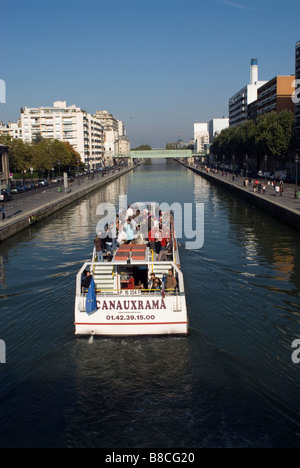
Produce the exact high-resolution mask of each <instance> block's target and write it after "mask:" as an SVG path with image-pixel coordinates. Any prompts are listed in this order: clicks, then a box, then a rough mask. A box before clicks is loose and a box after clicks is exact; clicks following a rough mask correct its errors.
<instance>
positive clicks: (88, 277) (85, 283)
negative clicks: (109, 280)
mask: <svg viewBox="0 0 300 468" xmlns="http://www.w3.org/2000/svg"><path fill="white" fill-rule="evenodd" d="M91 281H92V274H91V272H90V271H89V270H86V271H85V272H84V274H83V277H82V280H81V286H82V287H83V288H84V289H88V288H89V287H90V284H91Z"/></svg>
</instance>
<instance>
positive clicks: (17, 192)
mask: <svg viewBox="0 0 300 468" xmlns="http://www.w3.org/2000/svg"><path fill="white" fill-rule="evenodd" d="M11 193H14V194H16V195H18V194H19V193H24V190H23V189H22V187H21V186H20V185H17V186H16V187H13V188H12V189H11Z"/></svg>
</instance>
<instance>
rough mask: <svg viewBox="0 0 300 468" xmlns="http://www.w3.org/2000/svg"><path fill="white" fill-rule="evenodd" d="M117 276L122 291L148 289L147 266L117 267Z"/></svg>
mask: <svg viewBox="0 0 300 468" xmlns="http://www.w3.org/2000/svg"><path fill="white" fill-rule="evenodd" d="M118 274H119V276H120V283H121V289H122V290H128V289H141V290H143V289H148V268H147V266H143V265H141V266H140V265H139V266H131V265H130V266H129V265H126V266H125V265H124V266H119V267H118Z"/></svg>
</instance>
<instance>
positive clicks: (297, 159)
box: [295, 154, 299, 198]
mask: <svg viewBox="0 0 300 468" xmlns="http://www.w3.org/2000/svg"><path fill="white" fill-rule="evenodd" d="M298 162H299V156H298V154H296V157H295V163H296V185H295V198H297V192H298Z"/></svg>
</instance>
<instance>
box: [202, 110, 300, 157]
mask: <svg viewBox="0 0 300 468" xmlns="http://www.w3.org/2000/svg"><path fill="white" fill-rule="evenodd" d="M295 141H296V139H295V122H294V115H293V114H292V112H290V111H283V112H281V113H279V114H277V113H276V112H270V113H268V114H264V115H261V116H259V117H258V118H257V121H256V122H254V121H252V120H249V121H247V122H245V123H243V124H242V125H240V126H238V127H230V128H227V129H225V130H223V131H222V132H221V133H220V135H218V136H217V137H216V138H215V139H214V142H213V144H212V146H211V153H212V154H214V155H216V156H218V157H219V158H222V157H223V155H225V157H226V159H228V158H231V157H232V155H233V154H234V155H235V156H236V158H237V161H238V162H243V161H244V159H245V156H246V154H247V155H248V156H249V157H251V158H256V159H257V162H258V164H259V162H261V161H263V159H264V157H265V155H267V156H268V157H274V158H279V160H281V161H284V160H285V159H287V157H288V156H289V155H290V154H292V153H293V152H294V151H295Z"/></svg>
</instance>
